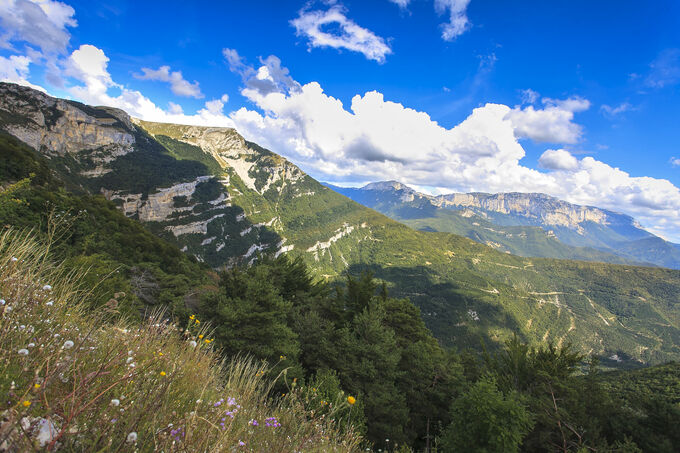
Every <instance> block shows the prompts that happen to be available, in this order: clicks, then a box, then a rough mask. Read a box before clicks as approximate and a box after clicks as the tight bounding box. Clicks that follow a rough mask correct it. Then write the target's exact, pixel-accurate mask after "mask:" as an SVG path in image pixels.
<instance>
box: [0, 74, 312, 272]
mask: <svg viewBox="0 0 680 453" xmlns="http://www.w3.org/2000/svg"><path fill="white" fill-rule="evenodd" d="M141 123H143V122H141V121H139V120H133V119H132V118H131V117H130V116H129V115H128V114H127V113H125V112H123V111H122V110H119V109H114V108H110V107H92V106H88V105H84V104H80V103H78V102H74V101H68V100H64V99H57V98H53V97H51V96H48V95H47V94H45V93H42V92H40V91H37V90H34V89H31V88H27V87H22V86H19V85H15V84H8V83H0V129H3V130H5V131H6V132H8V133H10V134H12V135H14V136H15V137H17V138H18V139H20V140H21V141H23V142H25V143H26V144H28V145H29V146H31V147H32V148H34V149H35V150H36V151H38V152H40V153H41V154H43V155H44V156H45V157H46V158H48V159H50V160H51V161H52V162H53V163H54V167H55V168H58V169H59V170H58V171H59V174H60V176H61V177H63V178H64V179H65V180H68V181H69V182H70V183H72V184H75V185H78V186H79V187H80V188H81V189H83V190H88V191H91V192H94V193H101V194H103V195H104V196H105V197H106V198H107V199H109V200H111V201H113V202H114V203H116V205H117V206H118V207H119V209H121V211H123V212H124V213H125V215H127V216H128V217H133V218H135V219H138V220H139V221H141V222H144V223H145V224H147V226H148V227H149V228H150V229H152V230H153V231H154V232H157V233H158V234H161V235H163V236H165V237H166V238H167V239H169V240H174V241H176V243H177V244H178V245H179V246H180V248H182V249H183V250H184V251H186V252H187V253H190V254H192V255H194V256H195V257H196V258H197V259H199V260H205V261H209V262H210V263H211V264H214V265H222V264H225V263H232V262H238V260H239V259H242V258H243V257H245V258H247V259H253V257H251V256H250V255H252V254H253V253H254V250H252V247H256V248H257V250H265V249H269V248H272V249H278V247H279V246H278V244H279V242H281V240H282V239H281V238H280V237H278V236H277V235H276V234H274V233H272V232H270V231H268V230H267V228H268V227H269V226H271V224H266V222H267V221H270V220H271V218H267V219H265V221H264V222H262V221H260V220H259V219H257V220H258V221H259V222H260V223H254V222H253V223H251V222H250V221H249V219H248V218H247V216H246V214H245V213H244V209H241V207H240V206H234V205H232V193H235V194H241V193H242V192H244V191H246V190H247V189H252V190H256V191H258V192H259V193H264V192H265V191H266V190H268V189H269V188H270V186H276V187H278V188H280V186H281V185H282V184H283V181H285V182H287V183H288V182H290V180H294V179H295V178H300V177H302V176H304V174H303V173H302V172H301V171H300V170H299V169H297V167H295V166H294V165H292V164H290V163H288V162H287V161H285V159H282V158H280V157H278V156H275V155H272V153H269V152H268V151H266V150H261V149H259V148H258V147H256V146H249V144H248V143H247V142H246V141H245V140H244V139H243V137H241V136H240V135H239V134H238V133H237V132H236V131H235V130H233V129H225V128H209V127H195V126H178V125H168V124H159V123H148V124H151V125H154V127H155V128H156V129H158V130H149V131H148V132H149V133H150V134H151V135H153V134H154V132H158V133H161V134H163V135H167V136H170V137H176V138H177V139H178V140H181V141H183V142H185V143H189V144H191V145H195V146H197V147H199V148H200V149H201V150H202V151H203V152H205V153H207V154H209V155H210V156H212V157H213V158H214V159H215V161H216V162H217V163H218V164H219V165H220V166H221V167H222V169H224V170H225V171H223V172H217V171H212V170H211V169H209V168H207V167H205V168H203V169H202V168H201V166H200V165H198V162H191V157H189V159H186V160H185V159H183V157H182V156H177V157H176V158H172V157H170V153H169V150H168V149H166V148H165V147H164V146H163V145H162V144H160V143H158V142H156V141H155V140H154V139H153V138H152V137H149V135H147V130H146V128H145V127H144V126H143V125H140V124H141ZM150 129H153V128H150ZM161 129H162V130H161ZM165 129H167V131H166V130H165ZM195 164H196V165H195ZM238 177H240V178H241V179H242V182H243V183H244V184H245V186H246V187H243V186H242V185H238V189H237V188H236V187H235V186H234V185H233V184H232V182H233V180H234V179H238ZM277 182H278V184H277ZM246 208H247V210H248V214H252V213H253V212H255V213H256V209H255V208H252V207H250V208H249V207H248V206H246ZM288 248H292V245H289V246H288Z"/></svg>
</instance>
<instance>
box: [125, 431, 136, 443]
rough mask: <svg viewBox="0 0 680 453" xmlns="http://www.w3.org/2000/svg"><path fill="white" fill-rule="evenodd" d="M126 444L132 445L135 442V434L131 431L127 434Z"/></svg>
mask: <svg viewBox="0 0 680 453" xmlns="http://www.w3.org/2000/svg"><path fill="white" fill-rule="evenodd" d="M126 442H127V443H129V444H134V443H135V442H137V433H136V432H134V431H133V432H131V433H130V434H128V435H127V439H126Z"/></svg>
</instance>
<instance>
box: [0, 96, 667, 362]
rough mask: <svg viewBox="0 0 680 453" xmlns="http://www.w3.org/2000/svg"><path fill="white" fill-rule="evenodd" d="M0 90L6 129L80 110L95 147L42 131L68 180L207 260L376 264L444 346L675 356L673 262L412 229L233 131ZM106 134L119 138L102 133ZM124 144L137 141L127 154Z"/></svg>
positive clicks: (339, 271)
mask: <svg viewBox="0 0 680 453" xmlns="http://www.w3.org/2000/svg"><path fill="white" fill-rule="evenodd" d="M0 90H4V91H3V92H4V93H6V94H4V95H3V96H2V100H1V101H0V115H1V118H4V119H2V120H1V121H0V128H2V129H5V130H8V129H9V132H10V133H11V130H12V128H13V126H12V125H17V124H18V125H20V126H21V128H22V129H21V133H22V134H25V135H26V136H28V137H32V136H36V137H43V136H49V135H50V134H51V133H53V132H54V131H55V130H62V129H63V130H69V128H68V127H67V126H68V124H69V122H74V121H76V120H75V119H74V118H77V117H79V115H80V116H83V118H82V119H81V120H79V121H80V122H81V123H84V124H86V125H87V126H86V127H87V128H89V129H86V130H85V131H86V132H87V133H86V134H80V135H78V137H81V138H84V139H88V140H91V141H90V142H89V146H81V147H79V148H78V149H71V150H70V151H69V152H66V153H64V154H59V153H56V152H55V151H54V150H51V149H50V148H49V146H56V147H57V148H58V149H62V148H59V146H61V145H60V143H59V142H58V141H57V142H56V143H55V144H54V145H52V143H53V142H51V141H49V140H48V141H39V142H37V143H38V144H39V146H40V148H39V149H38V150H37V151H38V152H39V153H40V154H41V155H42V156H43V157H44V158H45V159H46V161H47V164H48V166H49V167H50V168H51V169H52V171H54V172H55V174H57V175H59V177H60V178H61V179H62V180H63V181H66V182H68V183H69V184H70V186H71V187H74V188H75V189H78V190H81V191H84V192H87V193H91V194H103V195H105V196H106V197H107V198H109V199H110V200H111V201H112V202H114V203H115V204H116V205H117V207H118V209H120V210H121V211H123V212H126V214H127V215H128V217H130V218H133V219H135V220H138V221H140V222H141V223H142V225H144V227H145V228H147V229H148V230H149V231H151V232H153V233H155V234H156V235H158V236H160V237H162V238H164V239H167V240H169V241H170V242H172V243H174V244H175V245H177V247H179V248H181V249H182V250H184V251H185V253H187V254H189V255H192V256H194V257H195V258H196V259H197V260H199V261H203V262H205V263H206V264H208V265H210V266H211V267H213V268H220V267H223V266H230V265H233V264H235V263H249V262H252V261H253V260H254V259H256V258H257V255H258V253H270V254H276V253H289V254H291V255H292V256H294V257H295V256H299V257H301V258H302V259H304V261H305V262H307V263H308V264H309V265H310V267H311V269H312V272H313V274H314V275H315V276H316V277H317V278H326V279H328V280H331V281H334V280H336V279H338V278H339V277H340V276H342V275H343V274H344V273H346V272H349V273H350V274H358V273H360V272H362V271H364V270H370V271H372V272H373V274H374V275H375V276H376V277H377V278H378V279H381V280H382V281H384V282H386V284H387V285H388V287H389V289H390V292H391V294H393V295H395V296H396V297H408V298H409V299H411V300H412V301H413V302H414V303H415V304H416V305H418V306H419V307H420V310H421V315H422V317H423V319H424V321H425V322H426V324H427V326H428V327H429V328H430V329H431V330H432V331H433V332H434V334H435V335H436V336H437V338H438V339H439V341H441V342H442V343H443V344H444V345H447V346H456V347H458V348H466V347H479V340H480V338H481V339H484V340H485V341H488V343H487V344H489V345H492V344H493V345H498V344H501V343H502V342H503V341H504V340H505V339H507V338H510V337H511V336H512V335H513V334H514V333H517V334H519V335H520V336H521V337H522V338H526V340H527V341H529V342H530V343H532V344H540V343H543V342H546V341H553V342H555V343H556V344H563V343H564V342H573V343H574V344H576V345H577V346H578V348H579V349H580V350H582V351H583V352H587V353H591V352H592V353H595V354H598V355H602V356H609V355H613V354H619V355H620V356H622V357H628V359H627V360H630V361H632V362H637V361H641V362H644V363H658V362H660V361H664V360H668V359H671V358H677V357H680V310H679V309H678V307H679V306H680V300H678V294H680V273H678V272H677V271H671V270H666V269H654V268H644V267H636V266H628V265H625V266H624V265H607V264H600V263H587V262H578V261H567V260H554V259H545V258H525V257H521V256H515V255H510V254H507V253H503V252H500V251H497V250H494V249H493V248H492V247H488V246H486V245H482V244H478V243H476V242H474V241H472V240H470V239H468V238H465V237H462V236H458V235H453V234H450V233H442V232H433V233H428V232H422V231H417V230H414V229H412V228H409V227H407V226H405V225H403V224H401V223H399V222H396V221H394V220H391V219H389V218H388V217H386V216H384V215H383V214H380V213H378V212H376V211H374V210H372V209H369V208H366V207H363V206H361V205H360V204H358V203H356V202H354V201H352V200H350V199H348V198H346V197H344V196H342V195H340V194H338V193H336V192H334V191H332V190H331V189H329V188H327V187H324V186H323V185H321V184H320V183H319V182H317V181H316V180H314V179H313V178H311V177H309V176H308V175H306V174H305V173H304V172H303V171H302V170H300V169H299V168H298V167H296V166H295V165H294V164H293V163H291V162H289V161H287V160H286V159H284V158H283V157H281V156H278V155H276V154H274V153H272V152H271V151H269V150H266V149H264V148H261V147H259V146H258V145H256V144H254V143H251V142H248V141H246V140H245V139H243V138H242V137H240V135H238V134H237V133H236V132H233V131H232V132H229V131H227V130H216V129H215V128H201V127H197V126H181V125H171V124H163V123H147V122H141V121H140V122H139V123H138V124H135V123H134V122H133V121H132V120H130V122H129V123H126V122H124V121H120V120H119V119H118V118H116V117H115V116H114V115H112V113H111V112H109V111H108V110H107V109H98V108H95V107H89V106H84V107H83V108H82V109H83V110H80V109H79V110H80V112H79V113H78V112H73V114H72V115H71V116H68V115H62V113H61V112H60V111H59V108H60V106H64V105H65V104H62V103H53V102H52V101H50V102H45V103H41V102H40V99H42V98H41V97H40V96H36V97H33V93H32V92H31V91H30V90H29V91H26V90H27V89H24V88H18V87H16V86H11V85H8V84H0ZM25 98H28V100H27V99H25ZM73 106H74V105H73V104H71V103H68V105H67V106H66V107H65V108H67V109H68V108H71V107H73ZM87 112H90V113H87ZM74 115H75V116H74ZM45 117H48V118H51V120H50V121H48V122H46V121H44V118H45ZM34 118H37V119H38V121H35V120H34ZM40 118H43V120H42V121H40ZM57 123H58V124H57ZM8 126H10V127H8ZM60 128H61V129H60ZM97 128H101V129H103V130H102V131H97V130H96V129H97ZM73 129H74V132H72V133H75V132H78V131H81V130H83V128H82V127H81V126H79V125H78V124H73ZM191 131H193V132H191ZM189 132H191V134H189ZM98 134H99V135H98ZM112 134H113V135H112ZM115 134H118V135H115ZM185 134H187V136H185ZM210 134H215V136H214V137H212V138H210V137H207V135H210ZM220 134H222V135H224V136H223V137H220ZM225 134H226V135H225ZM234 134H236V135H234ZM237 135H238V137H237ZM113 136H115V137H120V138H121V141H120V142H113V143H111V142H107V140H109V139H108V138H107V137H113ZM128 136H130V137H131V138H132V139H134V141H132V142H131V143H128V142H130V140H129V139H127V137H128ZM97 137H100V138H101V137H104V139H99V138H97ZM239 137H240V138H239ZM208 138H210V140H213V142H211V143H213V144H214V143H215V140H216V142H217V143H222V145H223V146H222V148H223V149H221V148H219V147H217V148H215V149H213V150H212V151H211V150H210V149H208V148H209V146H210V144H206V143H203V142H201V140H207V141H210V140H208ZM220 140H222V141H220ZM83 144H84V145H87V142H84V143H83ZM126 147H129V149H131V151H129V152H125V153H122V151H121V148H122V150H124V151H127V150H128V148H126ZM236 156H238V157H236ZM218 158H220V159H222V161H223V162H220V161H219V159H218ZM93 169H94V170H96V172H92V170H93Z"/></svg>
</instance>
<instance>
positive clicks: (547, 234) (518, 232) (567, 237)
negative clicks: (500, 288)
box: [333, 181, 680, 269]
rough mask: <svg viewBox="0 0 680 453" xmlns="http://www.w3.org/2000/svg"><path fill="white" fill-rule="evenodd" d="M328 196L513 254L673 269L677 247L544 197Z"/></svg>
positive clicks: (612, 218)
mask: <svg viewBox="0 0 680 453" xmlns="http://www.w3.org/2000/svg"><path fill="white" fill-rule="evenodd" d="M333 189H334V190H336V191H338V192H339V193H342V194H343V195H345V196H348V197H350V198H352V199H353V200H355V201H357V202H359V203H361V204H363V205H364V206H367V207H370V208H373V209H376V210H378V211H380V212H382V213H383V214H385V215H387V216H389V217H391V218H393V219H395V220H399V221H400V222H403V223H405V224H407V225H409V226H411V227H413V228H417V229H422V230H427V231H446V232H450V233H456V234H460V235H463V236H466V237H469V238H470V239H473V240H475V241H477V242H481V243H483V244H486V245H489V246H490V247H494V248H496V249H497V250H501V251H505V252H509V253H513V254H518V255H522V256H537V257H549V258H567V259H581V260H589V261H602V262H608V263H622V264H636V263H641V264H647V265H657V266H663V267H670V268H673V269H680V254H678V245H677V244H672V243H670V242H667V241H664V240H663V239H661V238H659V237H657V236H654V235H653V234H651V233H649V232H648V231H645V230H644V229H642V227H640V225H639V224H638V223H637V222H635V220H634V219H633V218H631V217H629V216H626V215H623V214H618V213H615V212H612V211H607V210H604V209H600V208H595V207H590V206H578V205H574V204H571V203H567V202H565V201H562V200H558V199H556V198H553V197H550V196H548V195H545V194H525V193H500V194H484V193H468V194H448V195H439V196H436V197H435V196H430V195H426V194H422V193H419V192H416V191H415V190H413V189H411V188H410V187H408V186H406V185H404V184H401V183H398V182H396V181H387V182H380V183H372V184H368V185H366V186H364V187H362V188H358V189H357V188H344V187H333Z"/></svg>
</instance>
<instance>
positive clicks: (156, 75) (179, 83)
mask: <svg viewBox="0 0 680 453" xmlns="http://www.w3.org/2000/svg"><path fill="white" fill-rule="evenodd" d="M134 76H135V77H136V78H138V79H140V80H159V81H161V82H168V83H169V84H170V89H171V90H172V92H173V93H175V94H176V95H177V96H185V97H191V98H196V99H200V98H202V97H203V93H201V89H200V87H199V84H198V82H196V81H194V82H193V83H192V82H189V81H187V80H185V79H184V77H183V76H182V72H181V71H171V70H170V66H161V67H160V68H158V69H150V68H142V74H135V75H134Z"/></svg>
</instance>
